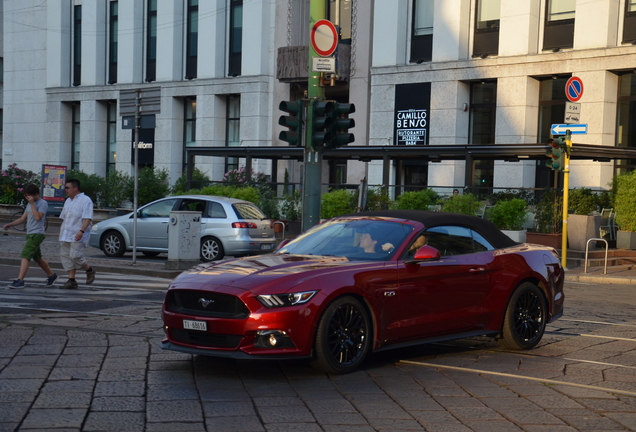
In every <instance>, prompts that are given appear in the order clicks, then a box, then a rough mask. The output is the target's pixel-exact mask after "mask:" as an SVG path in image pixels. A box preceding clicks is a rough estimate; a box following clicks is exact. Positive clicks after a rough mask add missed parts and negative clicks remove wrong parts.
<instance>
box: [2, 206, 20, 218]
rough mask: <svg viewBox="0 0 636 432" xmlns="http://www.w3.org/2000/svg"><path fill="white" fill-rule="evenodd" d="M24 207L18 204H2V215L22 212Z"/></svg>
mask: <svg viewBox="0 0 636 432" xmlns="http://www.w3.org/2000/svg"><path fill="white" fill-rule="evenodd" d="M23 210H24V209H23V208H22V207H21V206H19V205H17V204H0V215H9V216H10V215H12V214H14V213H16V212H21V211H23Z"/></svg>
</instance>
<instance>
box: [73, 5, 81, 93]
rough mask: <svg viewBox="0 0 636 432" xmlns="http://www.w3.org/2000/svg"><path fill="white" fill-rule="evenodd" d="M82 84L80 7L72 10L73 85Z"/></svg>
mask: <svg viewBox="0 0 636 432" xmlns="http://www.w3.org/2000/svg"><path fill="white" fill-rule="evenodd" d="M81 83H82V6H81V5H79V6H75V7H74V8H73V85H74V86H78V85H80V84H81Z"/></svg>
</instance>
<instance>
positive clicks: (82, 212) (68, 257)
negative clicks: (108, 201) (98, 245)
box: [60, 179, 95, 289]
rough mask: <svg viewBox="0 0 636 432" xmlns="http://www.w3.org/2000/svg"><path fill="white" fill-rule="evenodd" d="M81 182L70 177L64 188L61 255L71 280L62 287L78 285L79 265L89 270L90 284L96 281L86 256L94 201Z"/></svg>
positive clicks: (88, 279) (87, 281) (63, 265)
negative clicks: (77, 273)
mask: <svg viewBox="0 0 636 432" xmlns="http://www.w3.org/2000/svg"><path fill="white" fill-rule="evenodd" d="M80 187H81V185H80V182H79V180H76V179H68V180H67V181H66V184H65V186H64V192H66V195H67V196H68V199H67V200H66V201H64V207H63V208H62V213H60V219H62V226H60V259H61V261H62V267H64V270H66V271H67V272H68V281H66V283H65V284H64V285H62V286H61V287H60V288H63V289H75V288H77V287H78V284H77V281H76V280H75V273H76V271H77V269H80V268H81V269H84V270H86V284H87V285H90V284H92V283H93V281H95V270H93V268H92V267H91V266H90V265H89V264H88V262H87V261H86V257H85V251H86V246H87V245H88V239H89V237H90V235H91V226H92V221H93V201H92V200H91V199H90V198H89V197H88V196H87V195H85V194H84V192H82V191H81V190H80Z"/></svg>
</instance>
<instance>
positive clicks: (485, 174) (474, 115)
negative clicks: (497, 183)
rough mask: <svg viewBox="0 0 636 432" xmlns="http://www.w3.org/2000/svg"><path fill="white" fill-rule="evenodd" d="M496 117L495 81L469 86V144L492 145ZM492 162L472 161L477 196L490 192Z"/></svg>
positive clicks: (492, 170) (474, 83)
mask: <svg viewBox="0 0 636 432" xmlns="http://www.w3.org/2000/svg"><path fill="white" fill-rule="evenodd" d="M496 115H497V81H481V82H473V83H471V84H470V118H469V130H468V143H469V144H491V145H492V144H494V143H495V125H496ZM493 176H494V162H493V161H492V160H475V161H473V184H472V186H473V187H474V188H475V190H476V191H477V192H478V193H479V194H485V193H486V194H487V193H491V192H492V186H493Z"/></svg>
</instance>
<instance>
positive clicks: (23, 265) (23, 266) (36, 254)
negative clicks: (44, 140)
mask: <svg viewBox="0 0 636 432" xmlns="http://www.w3.org/2000/svg"><path fill="white" fill-rule="evenodd" d="M24 198H26V200H27V201H28V202H29V204H28V205H27V206H26V208H25V209H24V213H23V214H22V216H20V218H19V219H18V220H15V221H13V222H11V223H8V224H6V225H4V227H3V228H4V230H5V231H6V230H8V229H9V227H12V226H14V225H19V224H21V223H24V221H25V220H26V221H27V225H26V231H27V236H26V244H25V245H24V248H23V249H22V253H20V258H22V259H21V261H20V274H19V275H18V278H17V279H16V280H14V281H13V283H11V284H9V288H22V287H24V277H25V276H26V273H27V270H29V262H30V261H31V260H33V261H35V262H36V263H38V265H39V266H40V267H42V270H44V272H45V273H46V276H47V278H46V286H47V287H49V286H53V283H54V282H55V279H57V275H56V274H55V273H53V271H52V270H51V267H49V263H48V262H46V260H45V259H44V258H42V251H41V250H40V245H41V244H42V242H43V241H44V239H45V238H46V237H45V235H44V219H45V218H46V212H47V210H48V208H49V204H48V203H47V202H46V201H45V200H43V199H40V189H39V188H38V187H37V186H36V185H34V184H30V185H27V186H26V187H25V188H24Z"/></svg>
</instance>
